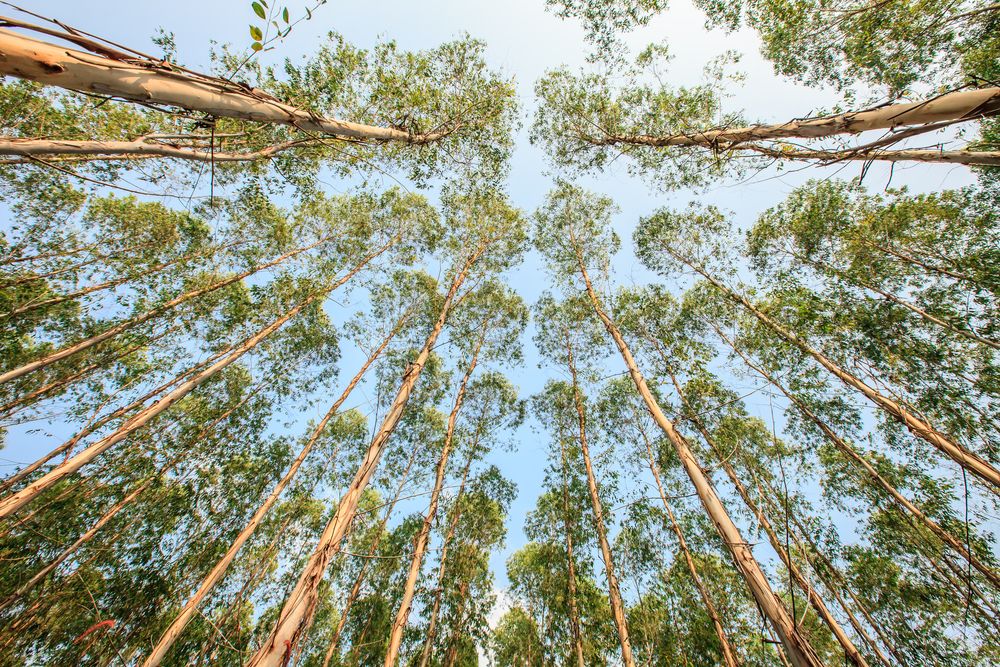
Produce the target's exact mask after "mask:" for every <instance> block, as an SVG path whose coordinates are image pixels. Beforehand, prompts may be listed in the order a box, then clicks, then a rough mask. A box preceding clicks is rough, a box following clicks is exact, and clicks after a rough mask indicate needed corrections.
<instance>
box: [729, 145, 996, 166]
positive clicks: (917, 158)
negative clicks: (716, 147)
mask: <svg viewBox="0 0 1000 667" xmlns="http://www.w3.org/2000/svg"><path fill="white" fill-rule="evenodd" d="M733 150H748V151H753V152H754V153H760V154H761V155H766V156H768V157H773V158H776V159H778V160H815V161H817V162H821V163H827V164H834V163H837V162H871V161H872V160H878V161H879V162H937V163H944V164H964V165H966V166H976V167H996V166H1000V151H970V150H957V151H946V150H933V149H927V148H925V149H899V150H851V149H848V150H843V151H838V150H832V151H810V150H804V149H797V148H796V149H792V148H789V149H787V150H786V149H783V150H775V149H773V148H770V147H767V146H752V145H747V144H741V145H737V146H734V147H733Z"/></svg>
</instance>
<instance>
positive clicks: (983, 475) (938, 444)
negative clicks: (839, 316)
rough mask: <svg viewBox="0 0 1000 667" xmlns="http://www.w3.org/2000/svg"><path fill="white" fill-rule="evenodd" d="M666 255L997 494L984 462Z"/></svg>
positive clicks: (999, 477)
mask: <svg viewBox="0 0 1000 667" xmlns="http://www.w3.org/2000/svg"><path fill="white" fill-rule="evenodd" d="M667 252H668V253H670V254H671V255H672V256H673V257H675V258H676V259H677V260H678V261H681V262H683V263H684V264H687V265H688V266H690V267H691V268H692V269H694V270H695V271H696V272H697V273H699V274H700V275H701V276H702V277H703V278H705V280H707V281H708V282H710V283H711V284H712V285H714V286H715V287H716V288H717V289H718V290H719V291H721V292H722V293H723V294H724V295H725V296H726V297H727V298H729V299H730V300H731V301H733V302H735V303H736V304H738V305H740V306H742V307H743V308H745V309H746V310H747V311H748V312H749V313H750V314H752V315H753V316H754V317H756V318H757V319H758V320H759V321H760V322H761V323H762V324H764V325H765V326H766V327H767V328H769V329H771V331H773V332H774V333H776V334H777V335H778V336H779V337H780V338H782V339H784V340H785V341H787V342H788V343H791V344H792V345H794V346H795V347H797V348H799V349H800V350H801V351H802V352H804V353H805V354H807V355H809V356H811V357H812V358H813V359H815V360H816V361H817V362H818V363H819V365H820V366H822V367H823V368H825V369H826V370H828V371H829V372H830V373H832V374H833V375H834V376H836V377H837V379H839V380H840V381H841V382H843V383H844V384H846V385H847V386H848V387H851V388H852V389H854V390H856V391H858V392H860V393H861V394H862V395H864V396H865V398H867V399H868V400H870V401H871V402H872V403H874V404H875V405H877V406H878V407H879V408H881V409H882V410H883V411H884V412H886V413H887V414H888V415H890V416H891V417H892V418H893V419H895V420H897V421H898V422H900V423H901V424H903V425H904V426H905V427H906V429H907V430H909V431H910V433H912V434H913V435H915V436H917V437H918V438H920V439H922V440H924V441H925V442H927V443H929V444H931V445H933V446H934V447H935V448H937V449H938V450H939V451H940V452H941V453H943V454H945V455H946V456H948V457H949V458H950V459H951V460H953V461H955V462H956V463H958V464H959V465H960V466H962V467H963V468H965V469H966V470H968V471H969V472H971V473H972V474H974V475H976V476H978V477H979V478H980V479H982V480H984V481H986V482H987V483H988V484H990V485H991V486H990V490H992V491H993V492H994V493H997V492H998V487H1000V471H998V470H997V469H996V468H994V467H993V466H992V465H990V464H989V463H988V462H987V461H986V460H984V459H983V458H981V457H979V456H978V455H976V454H974V453H972V452H970V451H968V450H967V449H965V448H964V447H962V446H961V445H959V444H958V443H956V442H955V441H954V440H952V439H951V437H950V436H948V435H945V434H944V433H941V432H940V431H938V430H936V429H935V428H934V427H933V426H932V425H931V424H930V423H929V422H928V421H927V420H925V419H922V418H920V417H918V416H916V415H914V414H911V413H910V412H909V411H908V410H907V409H906V408H904V407H903V406H902V405H900V404H899V403H897V402H896V401H894V400H892V399H891V398H888V397H887V396H883V395H882V394H880V393H879V392H877V391H876V390H875V389H873V388H872V387H870V386H868V385H867V384H865V383H864V382H863V381H862V380H860V379H859V378H857V377H855V376H853V375H851V374H850V373H848V372H847V371H845V370H844V369H843V368H841V367H840V366H838V365H837V364H835V363H834V362H833V361H832V360H830V359H829V358H827V357H826V355H824V354H823V353H822V352H820V351H819V350H817V349H816V348H814V347H812V346H811V345H809V344H808V343H807V342H806V341H805V340H803V339H802V338H799V336H797V335H796V334H794V333H792V332H791V331H789V330H788V329H786V328H785V327H783V326H781V325H780V324H778V323H777V322H775V321H774V320H773V319H771V318H770V317H769V316H767V315H765V314H764V313H763V312H761V311H760V310H758V309H757V308H756V307H755V306H754V305H753V304H752V303H750V301H749V299H747V298H746V297H744V296H741V295H739V294H737V293H736V292H734V291H733V290H731V289H730V288H729V287H727V286H726V285H725V284H723V283H722V282H721V281H719V280H718V279H717V278H715V277H714V276H712V275H711V274H709V273H708V271H706V270H705V269H704V268H703V267H702V266H701V265H699V264H698V263H696V262H693V261H691V260H688V259H687V258H684V257H681V256H679V255H676V254H674V253H673V251H672V250H669V249H668V250H667Z"/></svg>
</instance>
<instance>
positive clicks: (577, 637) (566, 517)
mask: <svg viewBox="0 0 1000 667" xmlns="http://www.w3.org/2000/svg"><path fill="white" fill-rule="evenodd" d="M559 452H560V458H561V460H562V497H563V531H564V532H565V533H566V572H567V588H568V589H569V591H568V593H569V627H570V633H571V634H572V637H573V650H574V652H575V653H576V664H577V667H585V665H586V662H585V661H584V659H583V633H582V632H581V628H580V610H579V608H578V607H577V603H576V599H577V598H576V556H574V555H573V524H572V522H571V520H570V516H571V514H570V503H569V484H568V482H567V479H566V477H567V472H568V466H567V463H566V445H565V444H564V442H563V438H562V434H560V436H559ZM421 667H423V666H421Z"/></svg>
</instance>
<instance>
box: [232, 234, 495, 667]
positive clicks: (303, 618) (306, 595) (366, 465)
mask: <svg viewBox="0 0 1000 667" xmlns="http://www.w3.org/2000/svg"><path fill="white" fill-rule="evenodd" d="M485 250H486V247H485V245H483V246H480V247H479V248H477V249H476V250H475V252H473V253H472V254H471V255H470V256H469V257H468V259H467V260H466V262H465V264H464V265H463V266H462V267H461V268H460V270H459V271H458V272H457V273H456V274H455V278H454V280H453V281H452V284H451V287H450V288H449V290H448V293H447V295H446V296H445V299H444V302H443V303H442V306H441V310H440V313H439V314H438V318H437V321H436V322H435V323H434V325H433V327H432V328H431V330H430V333H429V334H428V335H427V340H426V342H425V343H424V346H423V348H422V349H421V350H420V353H419V354H418V355H417V358H416V359H414V360H413V361H412V362H411V363H410V365H409V366H407V368H406V370H405V371H404V373H403V377H402V379H401V381H400V385H399V390H398V391H397V392H396V397H395V399H394V400H393V402H392V406H391V407H390V408H389V412H388V413H387V414H386V416H385V419H384V420H383V422H382V425H381V426H380V427H379V430H378V433H377V434H376V435H375V437H374V438H373V439H372V442H371V445H370V446H369V447H368V451H367V452H366V453H365V457H364V459H363V461H362V462H361V466H360V467H359V468H358V471H357V473H356V474H355V476H354V479H353V480H352V481H351V484H350V485H349V486H348V488H347V491H346V492H345V493H344V495H343V496H341V499H340V502H339V503H338V504H337V510H336V512H335V513H334V515H333V517H332V518H331V519H330V521H329V523H327V525H326V528H325V529H324V530H323V534H322V535H321V536H320V539H319V542H318V543H317V545H316V547H315V549H314V550H313V553H312V555H311V556H310V557H309V561H308V562H307V563H306V566H305V568H304V569H303V571H302V574H301V575H300V577H299V580H298V583H297V584H296V585H295V588H294V589H293V590H292V592H291V593H290V594H289V595H288V597H287V598H286V599H285V604H284V606H283V607H282V610H281V613H280V614H279V616H278V620H277V623H275V626H274V628H273V629H272V630H271V633H270V635H269V636H268V638H267V640H266V641H265V642H264V644H263V645H262V646H261V647H260V649H258V651H257V652H256V653H255V654H254V656H253V657H252V658H251V659H250V662H249V663H248V664H249V665H250V667H279V666H281V665H284V664H286V663H287V661H288V659H289V658H291V656H292V653H293V651H294V650H295V648H296V646H297V645H298V643H299V641H300V640H301V638H302V635H303V633H305V631H306V629H307V628H308V626H309V624H310V623H311V621H312V616H313V613H314V612H315V609H316V604H317V602H318V598H319V585H320V582H321V581H322V580H323V576H324V574H325V573H326V567H327V565H328V564H329V562H330V559H331V558H333V556H335V555H336V554H337V553H339V552H340V548H341V542H342V541H343V539H344V537H345V536H346V535H347V531H348V529H349V528H350V525H351V522H352V521H353V520H354V515H355V514H356V512H357V508H358V501H359V500H360V499H361V494H362V493H363V492H364V490H365V489H366V488H367V487H368V483H369V482H370V481H371V477H372V475H374V474H375V469H376V468H377V467H378V463H379V461H380V460H381V459H382V454H383V453H384V452H385V448H386V445H387V444H388V442H389V437H390V436H391V435H392V432H393V431H394V430H395V428H396V425H397V424H399V420H400V419H401V418H402V416H403V411H404V409H405V408H406V404H407V402H408V401H409V399H410V394H412V393H413V388H414V386H415V385H416V383H417V379H418V378H419V377H420V374H421V372H422V371H423V369H424V366H426V364H427V360H428V359H429V358H430V355H431V351H432V350H433V348H434V344H435V342H437V339H438V336H439V335H440V334H441V330H442V329H444V325H445V322H446V320H447V318H448V315H449V314H450V312H451V307H452V302H453V301H454V300H455V297H456V295H457V293H458V290H459V288H460V287H461V286H462V284H463V283H464V282H465V279H466V277H467V276H468V273H469V271H470V270H471V268H472V266H473V264H475V262H476V260H478V259H479V257H480V255H482V253H483V252H484V251H485Z"/></svg>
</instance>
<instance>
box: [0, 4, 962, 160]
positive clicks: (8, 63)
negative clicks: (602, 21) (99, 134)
mask: <svg viewBox="0 0 1000 667" xmlns="http://www.w3.org/2000/svg"><path fill="white" fill-rule="evenodd" d="M7 23H8V24H11V21H10V20H7ZM56 36H58V37H62V38H64V39H67V40H69V41H73V42H76V43H77V44H80V45H82V46H84V48H89V49H91V50H92V51H95V52H94V53H87V52H83V51H75V50H72V49H67V48H66V47H64V46H56V45H54V44H49V43H46V42H42V41H39V40H36V39H31V38H29V37H22V36H21V35H18V34H16V33H13V32H10V31H9V30H0V56H2V57H0V74H4V75H8V76H16V77H19V78H22V79H28V80H29V81H35V82H37V83H40V84H43V85H47V86H58V87H60V88H66V89H68V90H75V91H78V92H81V93H86V94H98V95H101V96H103V97H120V98H123V99H126V100H130V101H134V102H140V103H142V104H153V105H160V106H174V107H180V108H182V109H187V110H189V111H196V112H200V113H204V114H206V115H208V116H212V117H216V118H238V119H242V120H248V121H253V122H257V123H271V124H277V125H286V126H290V127H293V128H295V129H298V130H300V131H302V132H308V133H316V134H324V135H330V136H334V137H339V138H344V139H356V140H362V141H398V142H403V143H410V144H426V143H431V142H433V141H437V140H439V139H442V138H444V137H446V136H448V134H450V133H451V132H452V131H453V130H452V129H451V128H449V129H445V130H439V131H434V132H430V133H426V134H415V133H412V132H407V131H405V130H397V129H394V128H387V127H376V126H372V125H362V124H359V123H352V122H349V121H343V120H337V119H334V118H324V117H322V116H318V115H316V114H315V113H313V112H311V111H308V110H305V109H299V108H296V107H294V106H292V105H290V104H286V103H284V102H281V101H279V100H277V99H275V98H273V97H271V96H269V95H268V94H267V93H265V92H263V91H261V90H257V89H249V88H247V87H246V86H243V85H240V84H236V83H231V82H229V81H226V80H225V79H221V78H216V77H211V76H206V75H203V74H198V73H195V72H191V71H189V70H185V69H182V68H179V67H176V66H173V65H169V64H164V63H162V62H157V61H155V60H153V59H148V60H147V59H144V58H139V57H137V56H136V55H135V54H124V53H119V52H115V53H109V49H108V48H107V47H103V46H100V47H98V46H97V45H96V43H94V42H91V41H90V40H84V39H81V38H79V37H78V36H77V33H74V34H72V35H70V34H68V33H67V34H65V35H63V34H61V33H59V34H57V35H56ZM98 49H99V50H98ZM108 55H110V56H111V57H108ZM951 106H954V105H951ZM959 106H961V103H959ZM949 115H953V113H952V114H949Z"/></svg>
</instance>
